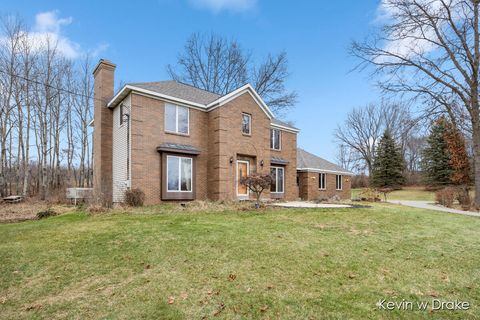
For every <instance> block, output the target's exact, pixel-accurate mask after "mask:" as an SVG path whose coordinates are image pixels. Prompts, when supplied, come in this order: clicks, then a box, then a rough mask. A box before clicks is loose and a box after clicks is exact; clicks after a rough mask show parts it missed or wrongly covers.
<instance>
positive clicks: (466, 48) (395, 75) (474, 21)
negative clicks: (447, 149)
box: [351, 0, 480, 207]
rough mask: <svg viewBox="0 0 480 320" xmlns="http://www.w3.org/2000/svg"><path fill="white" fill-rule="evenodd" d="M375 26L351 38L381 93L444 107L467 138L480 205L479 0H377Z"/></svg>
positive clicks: (427, 109) (428, 107) (430, 109)
mask: <svg viewBox="0 0 480 320" xmlns="http://www.w3.org/2000/svg"><path fill="white" fill-rule="evenodd" d="M381 8H382V10H381V11H382V14H383V16H382V19H380V22H379V27H378V29H377V30H375V31H374V32H372V33H371V35H370V36H369V37H368V38H367V39H365V40H364V41H356V42H354V43H353V44H352V47H351V54H352V55H353V56H355V57H357V58H358V59H359V60H360V63H359V65H358V68H359V69H360V70H365V69H366V70H369V71H370V72H371V75H372V77H374V78H375V79H377V83H378V86H379V87H380V88H381V89H382V90H383V92H384V93H385V94H388V95H397V96H400V97H402V98H403V99H409V100H410V101H414V102H416V103H417V105H418V106H419V107H420V108H421V109H422V111H423V112H424V114H425V116H431V115H432V114H435V113H445V114H446V115H447V116H448V117H449V120H450V121H451V122H452V123H453V125H454V126H455V127H456V128H458V129H461V130H463V131H465V132H467V133H468V136H467V137H468V138H469V140H471V141H472V151H473V169H474V181H475V204H476V206H477V207H480V103H479V101H480V100H479V71H480V25H479V21H480V0H382V1H381Z"/></svg>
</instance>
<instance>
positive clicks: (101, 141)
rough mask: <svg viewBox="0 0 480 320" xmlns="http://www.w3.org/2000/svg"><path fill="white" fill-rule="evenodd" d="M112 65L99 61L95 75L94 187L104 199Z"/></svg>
mask: <svg viewBox="0 0 480 320" xmlns="http://www.w3.org/2000/svg"><path fill="white" fill-rule="evenodd" d="M114 72H115V65H114V64H113V63H111V62H109V61H106V60H100V62H99V63H98V65H97V67H96V68H95V69H94V71H93V75H94V79H95V80H94V98H95V99H94V119H95V122H94V133H93V187H94V192H95V195H96V196H98V197H101V198H102V199H103V200H105V201H106V202H111V199H112V198H111V197H112V111H111V110H110V109H108V108H107V107H106V104H107V102H108V101H109V100H110V99H111V98H112V97H113V86H114Z"/></svg>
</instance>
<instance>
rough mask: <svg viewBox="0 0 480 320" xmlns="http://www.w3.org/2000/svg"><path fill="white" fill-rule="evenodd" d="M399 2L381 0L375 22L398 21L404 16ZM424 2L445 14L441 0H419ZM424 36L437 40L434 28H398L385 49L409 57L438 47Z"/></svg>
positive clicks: (452, 0)
mask: <svg viewBox="0 0 480 320" xmlns="http://www.w3.org/2000/svg"><path fill="white" fill-rule="evenodd" d="M455 1H456V0H447V1H446V3H449V2H450V3H454V2H455ZM399 2H401V1H400V0H381V2H380V4H379V6H378V7H377V12H376V17H375V19H374V21H373V22H374V23H375V24H379V25H384V24H390V23H392V22H393V23H394V22H396V20H397V19H398V16H402V14H403V13H402V12H400V10H399V9H398V7H397V5H396V4H398V3H399ZM422 2H423V3H424V4H425V5H427V7H428V10H429V11H430V12H436V13H437V14H440V15H441V14H444V12H442V3H441V1H440V0H420V1H419V3H422ZM412 7H413V6H412ZM454 19H455V17H454ZM441 27H442V26H441ZM422 37H426V38H427V39H431V40H437V37H436V35H435V31H434V30H433V29H432V28H428V27H424V28H423V30H420V29H419V28H415V29H412V30H404V29H403V30H398V32H397V33H396V34H395V35H394V36H393V37H392V38H394V39H395V40H392V41H388V42H386V43H385V44H384V49H385V50H386V51H388V52H391V53H394V54H397V55H400V56H403V57H409V56H410V55H412V54H425V53H429V52H432V51H434V50H435V49H436V48H437V47H436V46H435V45H434V44H433V43H432V42H431V41H427V40H423V39H421V38H422Z"/></svg>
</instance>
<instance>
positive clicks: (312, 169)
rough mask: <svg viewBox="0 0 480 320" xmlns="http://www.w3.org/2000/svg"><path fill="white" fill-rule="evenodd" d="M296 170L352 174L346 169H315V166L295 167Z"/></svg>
mask: <svg viewBox="0 0 480 320" xmlns="http://www.w3.org/2000/svg"><path fill="white" fill-rule="evenodd" d="M297 171H310V172H319V173H322V172H324V173H336V174H341V175H344V176H353V173H352V172H348V171H336V170H326V169H316V168H297Z"/></svg>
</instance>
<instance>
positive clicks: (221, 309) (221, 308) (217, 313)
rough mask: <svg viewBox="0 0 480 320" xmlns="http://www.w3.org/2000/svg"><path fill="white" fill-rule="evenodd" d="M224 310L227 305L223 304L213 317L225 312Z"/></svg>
mask: <svg viewBox="0 0 480 320" xmlns="http://www.w3.org/2000/svg"><path fill="white" fill-rule="evenodd" d="M223 309H225V304H224V303H223V302H222V303H220V305H219V306H218V309H217V311H215V312H214V313H213V316H214V317H216V316H218V315H219V314H220V313H221V312H222V311H223Z"/></svg>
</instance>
